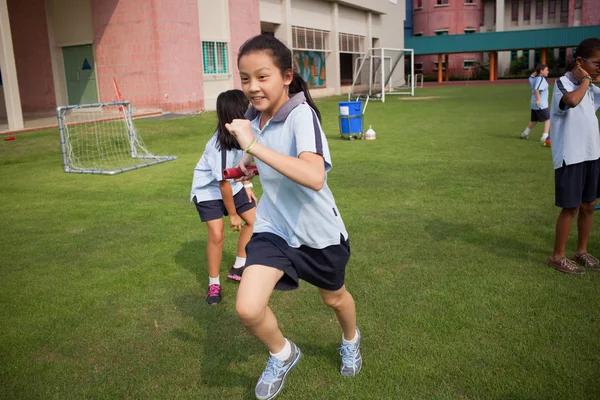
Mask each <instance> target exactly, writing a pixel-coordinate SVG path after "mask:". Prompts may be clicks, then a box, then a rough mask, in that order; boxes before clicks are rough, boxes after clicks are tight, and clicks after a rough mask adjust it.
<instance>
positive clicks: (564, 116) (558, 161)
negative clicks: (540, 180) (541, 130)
mask: <svg viewBox="0 0 600 400" xmlns="http://www.w3.org/2000/svg"><path fill="white" fill-rule="evenodd" d="M578 87H579V85H578V84H577V81H576V80H575V77H574V76H573V74H572V73H571V72H567V73H566V74H565V75H563V76H562V77H560V78H559V79H557V80H556V83H555V84H554V92H553V93H552V108H551V110H550V132H551V133H552V135H551V136H552V162H553V164H554V169H557V168H560V167H562V165H563V162H564V163H565V164H566V165H571V164H578V163H581V162H584V161H593V160H597V159H598V158H600V131H599V129H598V119H597V117H596V111H597V110H598V108H599V107H600V89H599V88H598V87H597V86H595V85H590V86H589V87H588V90H587V93H586V94H585V96H584V97H583V99H582V100H581V103H579V104H578V105H577V107H574V108H569V107H567V106H566V105H565V104H564V103H563V102H562V97H563V95H564V94H565V93H568V92H572V91H574V90H575V89H577V88H578Z"/></svg>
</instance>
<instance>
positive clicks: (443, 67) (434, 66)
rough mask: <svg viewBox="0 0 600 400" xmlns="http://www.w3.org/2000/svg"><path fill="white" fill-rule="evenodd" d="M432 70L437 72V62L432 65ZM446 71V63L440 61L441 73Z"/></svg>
mask: <svg viewBox="0 0 600 400" xmlns="http://www.w3.org/2000/svg"><path fill="white" fill-rule="evenodd" d="M433 70H434V71H437V70H438V63H437V61H436V62H434V63H433ZM445 70H446V61H442V71H445Z"/></svg>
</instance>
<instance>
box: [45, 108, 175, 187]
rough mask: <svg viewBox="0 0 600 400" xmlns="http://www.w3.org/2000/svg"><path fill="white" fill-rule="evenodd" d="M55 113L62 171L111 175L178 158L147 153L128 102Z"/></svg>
mask: <svg viewBox="0 0 600 400" xmlns="http://www.w3.org/2000/svg"><path fill="white" fill-rule="evenodd" d="M56 113H57V118H58V129H59V131H60V143H61V147H62V156H63V167H64V170H65V172H71V173H81V174H102V175H114V174H118V173H121V172H125V171H131V170H134V169H138V168H143V167H148V166H150V165H154V164H159V163H163V162H166V161H171V160H175V159H177V157H176V156H157V155H154V154H151V153H150V152H149V151H148V149H147V148H146V146H145V145H144V142H143V141H142V138H141V137H140V136H139V134H138V133H137V132H136V130H135V126H134V124H133V118H132V111H131V104H130V103H129V102H128V101H116V102H109V103H97V104H80V105H76V106H64V107H58V108H57V109H56Z"/></svg>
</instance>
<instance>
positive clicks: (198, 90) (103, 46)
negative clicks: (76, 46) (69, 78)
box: [91, 0, 204, 112]
mask: <svg viewBox="0 0 600 400" xmlns="http://www.w3.org/2000/svg"><path fill="white" fill-rule="evenodd" d="M91 2H92V19H93V24H94V45H95V58H96V68H97V71H96V74H97V79H98V87H99V97H100V101H111V100H114V99H115V97H116V96H115V92H114V89H113V83H112V79H113V77H114V78H115V79H116V81H117V84H118V85H119V89H120V91H121V93H122V94H123V97H124V98H125V99H126V100H129V101H131V102H132V104H133V105H134V106H136V107H159V108H161V109H163V110H166V111H184V112H187V111H192V112H193V111H199V110H201V109H203V108H204V100H203V98H204V93H203V76H202V46H201V43H200V29H199V21H198V3H197V2H196V1H194V0H178V1H177V2H173V1H168V0H154V1H151V2H149V1H146V0H91Z"/></svg>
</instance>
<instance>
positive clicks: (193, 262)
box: [175, 240, 235, 287]
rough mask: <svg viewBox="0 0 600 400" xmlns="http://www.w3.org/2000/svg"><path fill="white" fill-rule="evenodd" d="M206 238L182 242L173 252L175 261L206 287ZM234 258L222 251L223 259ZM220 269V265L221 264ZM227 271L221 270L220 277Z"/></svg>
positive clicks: (224, 275) (225, 274)
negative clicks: (176, 250) (177, 249)
mask: <svg viewBox="0 0 600 400" xmlns="http://www.w3.org/2000/svg"><path fill="white" fill-rule="evenodd" d="M206 245H207V243H206V240H194V241H191V242H187V243H186V244H184V245H183V246H182V247H181V249H180V250H179V251H178V252H177V253H176V254H175V262H176V263H177V265H179V266H180V267H183V268H185V269H187V270H188V271H190V272H191V273H193V274H194V275H195V276H196V280H197V281H198V283H200V284H202V285H203V286H206V287H208V265H207V260H206ZM231 258H233V259H235V255H233V256H231V255H230V254H226V252H225V251H223V260H228V259H231ZM221 269H222V266H221ZM227 272H229V271H228V270H227V271H221V277H223V278H225V277H226V276H227Z"/></svg>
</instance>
